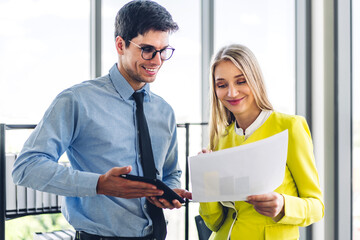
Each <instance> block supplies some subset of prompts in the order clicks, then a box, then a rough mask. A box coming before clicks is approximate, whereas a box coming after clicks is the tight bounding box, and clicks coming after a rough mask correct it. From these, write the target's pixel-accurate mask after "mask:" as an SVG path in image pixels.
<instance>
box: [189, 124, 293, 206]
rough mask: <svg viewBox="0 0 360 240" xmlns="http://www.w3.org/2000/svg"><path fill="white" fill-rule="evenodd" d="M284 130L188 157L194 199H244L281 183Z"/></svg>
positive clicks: (286, 131) (285, 156)
mask: <svg viewBox="0 0 360 240" xmlns="http://www.w3.org/2000/svg"><path fill="white" fill-rule="evenodd" d="M287 148H288V130H285V131H283V132H281V133H278V134H276V135H273V136H271V137H268V138H266V139H262V140H259V141H257V142H254V143H249V144H245V145H241V146H238V147H233V148H229V149H224V150H220V151H216V152H211V153H206V154H199V155H197V156H192V157H189V158H188V161H189V167H190V178H191V186H192V197H193V201H195V202H217V201H244V200H246V197H247V196H250V195H255V194H264V193H269V192H272V191H274V190H275V189H276V188H277V187H278V186H280V185H281V183H282V181H283V179H284V175H285V166H286V159H287Z"/></svg>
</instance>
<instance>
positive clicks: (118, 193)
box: [96, 166, 164, 199]
mask: <svg viewBox="0 0 360 240" xmlns="http://www.w3.org/2000/svg"><path fill="white" fill-rule="evenodd" d="M130 172H131V166H128V167H114V168H112V169H110V170H109V171H108V172H107V173H105V174H104V175H101V176H100V177H99V180H98V183H97V187H96V192H97V194H104V195H108V196H114V197H121V198H128V199H130V198H141V197H152V196H161V195H163V194H164V192H163V191H162V190H159V189H157V188H156V186H155V185H152V184H150V183H144V182H139V181H131V180H127V179H124V178H122V177H120V175H121V174H128V173H130Z"/></svg>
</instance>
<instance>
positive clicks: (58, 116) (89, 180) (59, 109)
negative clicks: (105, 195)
mask: <svg viewBox="0 0 360 240" xmlns="http://www.w3.org/2000/svg"><path fill="white" fill-rule="evenodd" d="M81 111H82V109H81V107H80V104H79V102H78V101H77V99H76V96H75V95H74V93H73V92H72V91H71V90H65V91H64V92H62V93H61V94H59V95H58V96H57V97H56V98H55V100H54V101H53V102H52V104H51V105H50V107H49V108H48V110H47V111H46V112H45V115H44V117H43V119H42V120H41V121H40V123H39V124H38V125H37V127H36V128H35V130H34V131H33V132H32V134H31V135H30V137H29V139H28V140H27V141H26V143H25V144H24V147H23V149H22V151H21V153H20V154H19V156H18V158H17V160H16V162H15V164H14V167H13V172H12V176H13V181H14V183H15V184H17V185H22V186H26V187H30V188H33V189H36V190H39V191H44V192H49V193H54V194H57V195H63V196H77V197H82V196H93V195H96V185H97V181H98V178H99V174H95V173H89V172H82V171H77V170H74V169H72V168H71V167H66V166H63V165H60V164H58V161H59V158H60V157H61V155H62V154H63V153H64V152H65V151H66V150H67V149H68V147H69V145H70V144H71V142H72V141H73V140H74V139H75V138H76V134H77V132H78V131H79V126H81V123H80V118H79V114H80V112H81Z"/></svg>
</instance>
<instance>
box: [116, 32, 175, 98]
mask: <svg viewBox="0 0 360 240" xmlns="http://www.w3.org/2000/svg"><path fill="white" fill-rule="evenodd" d="M131 41H132V42H134V43H135V44H130V45H129V46H128V47H127V48H126V47H125V42H124V40H123V39H122V38H121V37H119V36H118V37H117V38H116V49H117V52H118V56H119V61H118V69H119V71H120V73H121V74H122V75H123V76H124V77H125V79H126V80H127V81H128V82H129V84H130V85H131V86H132V87H133V89H134V90H135V91H136V90H138V89H140V88H142V87H143V86H144V85H145V83H151V82H153V81H155V78H156V75H157V73H158V71H159V70H160V67H161V66H162V64H163V60H161V58H160V53H159V52H158V53H156V56H155V57H154V58H153V59H151V60H144V59H143V58H142V57H141V49H140V48H139V47H138V46H140V47H146V46H151V47H154V48H155V49H156V50H161V49H164V48H166V47H168V46H169V33H168V32H163V31H153V30H150V31H148V32H147V33H145V34H144V35H138V36H137V37H135V38H133V39H131ZM136 45H138V46H136Z"/></svg>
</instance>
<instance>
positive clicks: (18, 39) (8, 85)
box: [0, 0, 90, 124]
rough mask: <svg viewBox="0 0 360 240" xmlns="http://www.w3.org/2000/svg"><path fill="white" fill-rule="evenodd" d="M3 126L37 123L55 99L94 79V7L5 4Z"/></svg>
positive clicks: (0, 11)
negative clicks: (91, 35) (91, 30)
mask: <svg viewBox="0 0 360 240" xmlns="http://www.w3.org/2000/svg"><path fill="white" fill-rule="evenodd" d="M0 22H1V28H0V52H1V55H0V85H1V87H0V109H1V112H0V122H5V123H8V124H9V123H38V122H39V121H40V119H41V117H42V116H43V114H44V112H45V110H46V109H47V107H48V106H49V105H50V103H51V101H52V100H53V99H54V98H55V96H56V95H57V94H58V93H59V92H60V91H62V90H63V89H65V88H67V87H70V86H71V85H73V84H75V83H80V82H82V81H84V80H87V79H89V73H90V70H89V48H90V47H89V3H88V1H86V0H81V1H76V2H73V1H70V0H66V1H46V0H40V1H27V0H21V1H15V2H14V1H10V0H4V1H1V3H0Z"/></svg>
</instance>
